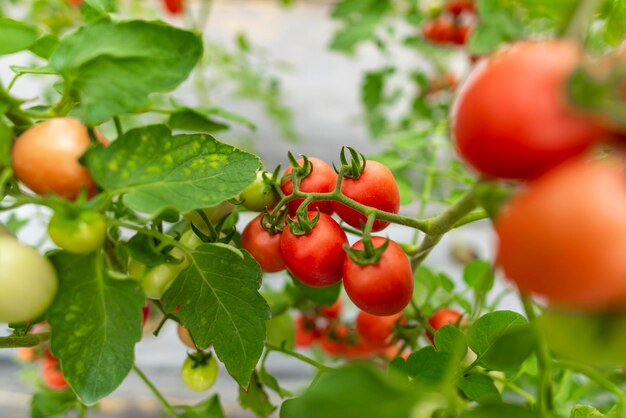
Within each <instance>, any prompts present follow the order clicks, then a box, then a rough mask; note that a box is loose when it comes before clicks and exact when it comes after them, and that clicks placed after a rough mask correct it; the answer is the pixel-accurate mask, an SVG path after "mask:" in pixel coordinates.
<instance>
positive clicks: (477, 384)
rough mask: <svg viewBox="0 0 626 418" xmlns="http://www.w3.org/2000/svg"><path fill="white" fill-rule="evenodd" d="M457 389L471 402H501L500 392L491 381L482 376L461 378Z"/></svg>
mask: <svg viewBox="0 0 626 418" xmlns="http://www.w3.org/2000/svg"><path fill="white" fill-rule="evenodd" d="M458 387H459V389H460V390H461V391H462V392H463V394H464V395H465V396H467V398H468V399H469V400H471V401H475V402H478V403H480V404H482V403H493V402H499V401H500V400H501V396H500V392H499V391H498V388H496V385H494V384H493V380H491V379H490V378H489V377H487V376H485V375H482V374H471V375H469V376H463V377H462V378H461V379H460V380H459V383H458Z"/></svg>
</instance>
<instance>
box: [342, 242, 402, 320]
mask: <svg viewBox="0 0 626 418" xmlns="http://www.w3.org/2000/svg"><path fill="white" fill-rule="evenodd" d="M385 241H386V239H385V238H383V237H372V244H373V245H374V248H378V247H380V246H381V245H383V244H384V243H385ZM352 248H353V249H357V250H363V241H362V240H361V241H358V242H357V243H356V244H354V245H353V246H352ZM343 285H344V288H345V290H346V293H347V294H348V297H349V298H350V300H352V302H354V304H355V305H356V306H357V307H358V308H360V309H361V310H362V311H365V312H368V313H370V314H372V315H380V316H388V315H393V314H396V313H398V312H400V311H402V310H403V309H404V308H405V307H406V306H407V305H408V304H409V302H410V301H411V297H412V296H413V272H412V271H411V263H410V262H409V258H408V257H407V255H406V254H405V253H404V250H402V247H400V246H399V245H398V244H396V243H395V242H394V241H389V246H388V247H387V249H386V250H385V252H384V253H383V254H382V256H381V258H380V260H378V262H377V263H376V264H368V265H359V264H357V263H355V262H354V261H352V260H351V259H350V257H346V258H345V261H344V264H343Z"/></svg>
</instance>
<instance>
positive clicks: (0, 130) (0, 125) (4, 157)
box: [0, 119, 13, 199]
mask: <svg viewBox="0 0 626 418" xmlns="http://www.w3.org/2000/svg"><path fill="white" fill-rule="evenodd" d="M12 146H13V130H12V129H11V128H10V127H9V126H8V125H7V124H5V123H4V121H3V120H2V119H0V169H2V168H4V167H9V166H10V165H11V147H12ZM3 197H4V196H0V199H2V198H3Z"/></svg>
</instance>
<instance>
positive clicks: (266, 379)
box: [259, 364, 293, 398]
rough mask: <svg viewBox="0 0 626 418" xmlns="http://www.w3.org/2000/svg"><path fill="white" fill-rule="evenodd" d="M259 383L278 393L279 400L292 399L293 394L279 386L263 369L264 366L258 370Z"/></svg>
mask: <svg viewBox="0 0 626 418" xmlns="http://www.w3.org/2000/svg"><path fill="white" fill-rule="evenodd" d="M259 382H261V383H262V384H263V385H265V386H267V387H268V388H270V389H272V390H273V391H274V392H276V393H278V395H279V396H280V397H281V398H287V397H289V398H291V397H293V393H291V392H290V391H288V390H287V389H285V388H283V387H282V386H280V384H279V383H278V380H276V378H275V377H274V376H272V375H271V374H270V373H269V372H268V371H267V370H266V369H265V364H262V365H261V367H260V368H259Z"/></svg>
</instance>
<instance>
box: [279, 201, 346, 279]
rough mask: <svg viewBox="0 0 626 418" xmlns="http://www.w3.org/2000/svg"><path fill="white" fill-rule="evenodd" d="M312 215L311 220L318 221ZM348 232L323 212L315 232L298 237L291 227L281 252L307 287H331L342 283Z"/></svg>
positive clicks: (283, 239)
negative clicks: (344, 248) (339, 282)
mask: <svg viewBox="0 0 626 418" xmlns="http://www.w3.org/2000/svg"><path fill="white" fill-rule="evenodd" d="M316 215H317V214H316V213H315V212H309V213H308V217H309V219H313V218H315V216H316ZM347 243H348V237H346V233H345V232H344V231H343V229H341V227H340V226H339V224H338V223H337V222H335V220H334V219H333V218H331V217H330V216H328V215H326V214H325V213H320V218H319V220H318V221H317V223H316V224H315V226H314V227H313V229H312V230H311V231H309V232H308V233H306V234H304V235H294V234H293V233H292V232H291V227H290V226H289V225H288V226H287V227H285V230H284V231H283V233H282V237H281V239H280V252H281V254H282V256H283V260H285V265H286V266H287V270H289V272H291V274H293V275H294V276H295V277H296V278H297V279H298V280H300V281H301V282H302V283H304V284H306V285H307V286H311V287H325V286H331V285H333V284H335V283H337V282H338V281H339V280H341V273H342V266H343V260H344V258H345V252H344V250H343V246H344V245H346V244H347Z"/></svg>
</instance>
